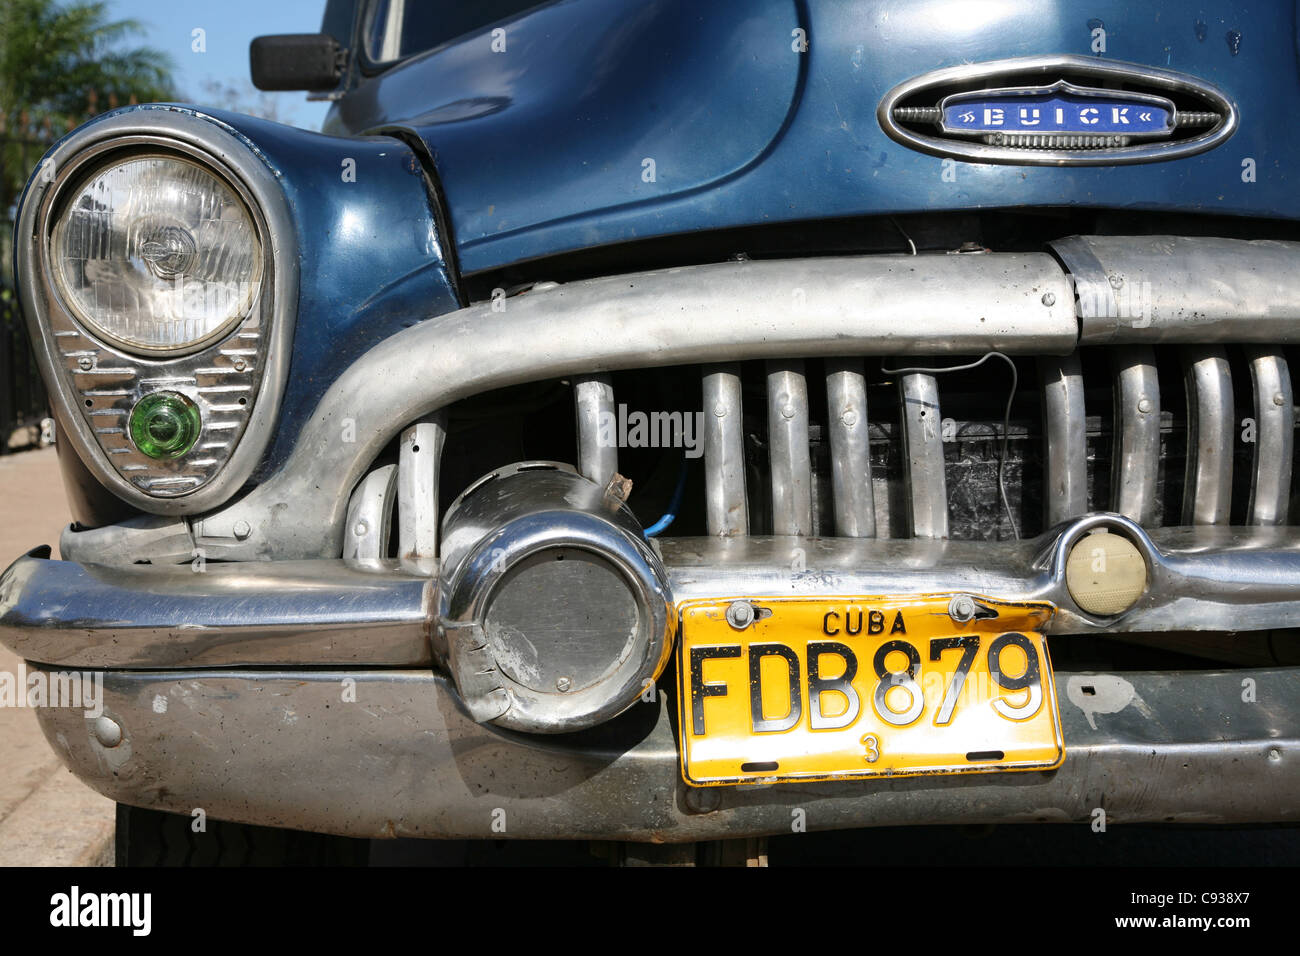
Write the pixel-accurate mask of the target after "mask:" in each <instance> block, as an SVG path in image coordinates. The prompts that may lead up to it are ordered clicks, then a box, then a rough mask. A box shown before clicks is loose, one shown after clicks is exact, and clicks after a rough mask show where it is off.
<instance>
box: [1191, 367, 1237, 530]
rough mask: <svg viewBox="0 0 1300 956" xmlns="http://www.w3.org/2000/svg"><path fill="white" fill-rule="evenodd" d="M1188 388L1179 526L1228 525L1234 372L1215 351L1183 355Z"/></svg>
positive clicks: (1230, 499) (1230, 490)
mask: <svg viewBox="0 0 1300 956" xmlns="http://www.w3.org/2000/svg"><path fill="white" fill-rule="evenodd" d="M1183 362H1184V365H1185V370H1184V377H1185V381H1186V383H1187V477H1186V479H1185V481H1184V483H1183V524H1185V525H1196V524H1227V523H1228V522H1229V521H1230V520H1231V517H1230V516H1231V509H1232V438H1233V429H1234V422H1235V420H1236V415H1235V411H1234V409H1233V401H1232V368H1231V366H1229V364H1228V355H1227V353H1226V352H1225V351H1224V350H1223V349H1222V348H1221V347H1219V346H1215V345H1206V346H1192V347H1190V348H1187V349H1184V350H1183Z"/></svg>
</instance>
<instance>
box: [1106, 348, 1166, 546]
mask: <svg viewBox="0 0 1300 956" xmlns="http://www.w3.org/2000/svg"><path fill="white" fill-rule="evenodd" d="M1115 372H1116V374H1115V454H1114V466H1113V467H1114V478H1113V480H1112V481H1111V488H1112V494H1113V499H1114V502H1113V505H1112V507H1113V508H1114V510H1115V511H1117V512H1119V513H1120V514H1122V515H1124V516H1126V517H1128V518H1131V519H1133V520H1134V521H1136V522H1137V523H1138V524H1140V525H1144V526H1147V525H1151V524H1153V523H1154V522H1155V517H1156V479H1157V476H1158V475H1159V468H1160V381H1159V378H1158V376H1157V375H1156V357H1155V352H1154V351H1153V350H1152V349H1151V348H1150V347H1149V346H1140V347H1123V348H1119V349H1116V351H1115Z"/></svg>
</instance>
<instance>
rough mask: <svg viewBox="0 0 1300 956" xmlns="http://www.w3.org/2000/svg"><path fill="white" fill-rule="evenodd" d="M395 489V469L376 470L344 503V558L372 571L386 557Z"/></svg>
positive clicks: (386, 467)
mask: <svg viewBox="0 0 1300 956" xmlns="http://www.w3.org/2000/svg"><path fill="white" fill-rule="evenodd" d="M396 485H397V466H396V465H384V466H383V467H382V468H376V469H375V470H374V471H372V472H371V473H370V474H368V475H366V477H364V478H362V479H361V483H360V484H359V485H357V487H356V490H355V491H353V492H352V498H351V500H350V501H348V523H347V527H346V528H344V533H343V557H344V558H346V559H348V560H350V561H356V562H358V563H359V564H362V565H369V566H371V567H375V566H378V565H379V564H380V563H381V562H382V561H383V559H384V558H386V557H388V529H389V523H390V521H391V519H392V516H393V489H394V488H395V487H396Z"/></svg>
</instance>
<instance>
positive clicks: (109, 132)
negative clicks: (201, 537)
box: [15, 107, 299, 515]
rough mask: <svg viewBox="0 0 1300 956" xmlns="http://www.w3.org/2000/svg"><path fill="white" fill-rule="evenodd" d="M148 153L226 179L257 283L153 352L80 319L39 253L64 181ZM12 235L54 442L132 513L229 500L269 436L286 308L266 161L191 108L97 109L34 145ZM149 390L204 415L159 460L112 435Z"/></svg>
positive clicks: (289, 297) (287, 233) (281, 217)
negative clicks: (237, 313) (215, 326)
mask: <svg viewBox="0 0 1300 956" xmlns="http://www.w3.org/2000/svg"><path fill="white" fill-rule="evenodd" d="M149 153H161V154H164V155H168V156H175V157H177V158H179V159H183V160H186V161H189V162H192V163H195V164H197V165H199V166H200V167H202V168H203V169H205V170H206V171H208V172H210V173H211V174H212V175H214V176H216V177H217V178H218V179H219V180H221V181H222V182H224V183H225V184H227V185H228V186H229V187H230V188H231V189H232V190H233V191H234V192H235V194H236V195H237V196H238V197H239V199H240V201H241V202H242V203H243V204H244V207H245V210H246V211H247V212H248V214H249V216H250V218H251V220H252V222H253V224H254V228H255V230H256V234H257V238H258V241H259V243H260V246H261V256H262V273H261V281H260V286H259V289H258V291H257V294H256V295H255V296H253V299H252V302H251V305H250V306H249V308H248V309H247V312H246V314H245V315H243V317H242V318H240V319H239V320H238V321H233V322H231V323H229V324H228V325H225V326H223V327H222V328H221V329H219V330H217V331H216V332H215V333H214V334H213V335H212V336H207V337H205V338H204V339H203V340H201V341H199V342H196V343H191V345H190V346H187V347H185V348H184V349H178V350H176V351H168V352H166V353H162V352H148V353H146V352H143V351H141V350H138V349H134V350H133V349H128V348H123V347H122V345H121V344H120V343H116V342H113V341H111V340H110V339H109V337H107V336H105V335H103V334H102V333H100V332H97V331H96V330H95V329H93V328H90V327H88V326H87V324H86V323H85V322H83V321H82V320H81V319H80V318H79V317H78V316H77V314H76V312H75V311H74V310H72V309H71V308H69V306H68V303H67V302H66V301H65V299H64V297H63V295H62V294H61V292H60V290H59V288H58V281H57V280H56V278H55V274H54V270H53V269H52V263H51V261H50V256H51V252H52V250H51V246H50V242H51V234H52V229H53V225H54V216H56V215H57V214H58V213H59V211H60V209H61V202H63V201H65V200H66V197H67V195H68V193H69V191H70V190H71V189H74V188H76V187H78V186H79V185H80V184H81V183H83V182H85V179H86V176H87V175H91V176H93V175H94V174H95V172H96V171H97V170H101V169H105V168H107V167H109V166H111V165H113V164H114V163H116V162H120V161H122V160H123V159H124V158H127V157H130V156H134V155H142V154H149ZM15 240H16V241H15V247H16V260H17V261H16V264H17V278H18V286H19V294H20V297H21V300H22V305H23V310H24V313H25V315H26V316H27V323H28V329H29V332H30V336H31V341H32V347H33V350H34V351H35V353H36V357H37V361H38V363H39V365H40V366H41V371H42V374H43V377H44V378H45V381H46V383H47V385H48V386H49V393H50V398H51V404H52V406H53V408H54V411H55V415H56V417H57V419H58V421H59V425H60V440H66V441H67V442H68V443H69V444H70V445H71V446H72V447H73V449H74V450H75V451H76V453H77V455H78V457H80V458H81V460H82V461H83V462H84V463H85V464H86V466H87V468H88V469H89V470H90V471H91V473H92V474H93V475H94V476H95V477H96V478H97V479H98V480H99V481H100V482H101V483H102V484H103V485H104V486H105V487H107V488H108V489H109V490H110V491H112V492H113V493H114V494H116V495H117V496H118V497H120V498H121V499H123V500H124V501H126V502H127V503H128V504H130V505H132V506H134V507H136V508H138V509H140V510H141V511H145V512H148V513H152V514H165V515H179V514H196V513H200V512H203V511H206V510H211V509H212V508H213V507H215V506H217V505H219V504H221V503H223V502H224V501H226V500H228V499H229V498H230V497H231V496H232V495H233V494H234V493H235V492H236V491H238V490H239V489H240V488H241V487H242V486H243V485H244V483H245V482H246V481H247V480H248V478H249V476H250V475H251V474H252V472H253V469H254V468H255V467H256V465H257V463H258V461H259V460H260V459H261V457H262V454H263V453H264V452H265V450H266V447H267V445H268V443H269V441H270V439H271V436H272V434H273V433H274V428H275V422H276V419H277V417H278V414H279V409H280V401H281V398H282V395H283V392H284V386H285V381H286V378H287V373H288V366H289V358H290V350H291V347H292V342H293V328H294V323H295V318H296V316H295V313H296V309H297V300H298V281H299V266H298V241H297V233H296V229H295V226H294V220H293V218H292V215H291V213H290V210H289V204H288V201H287V198H286V196H285V193H284V188H283V186H282V185H281V183H280V181H279V179H278V178H277V176H276V175H275V173H274V171H273V170H272V169H271V168H270V167H269V166H268V164H267V161H266V159H265V158H264V157H263V156H262V155H261V154H260V153H259V152H258V150H257V149H256V147H255V146H254V145H253V144H252V143H250V142H249V141H248V140H247V139H246V138H245V137H243V136H242V135H241V134H240V133H239V132H237V131H236V130H234V129H232V128H230V127H229V126H227V125H225V124H223V123H221V122H219V121H218V120H216V119H214V118H210V117H207V116H204V115H203V114H201V113H197V112H194V111H189V110H181V109H177V108H175V107H142V108H133V109H128V110H125V111H122V112H119V113H115V114H110V115H108V116H106V117H103V118H101V119H98V120H95V121H92V122H91V123H90V124H88V125H87V126H84V127H82V128H81V129H79V130H76V131H74V132H73V133H71V134H69V135H68V136H67V137H65V138H64V139H63V140H61V141H60V142H59V143H58V144H56V145H55V147H54V148H53V149H52V150H51V151H50V152H49V153H48V154H47V155H46V157H45V159H44V160H43V161H42V163H41V165H40V166H39V167H38V169H37V171H36V173H35V175H34V176H33V179H32V181H31V183H30V184H29V185H28V188H27V192H26V194H25V195H24V197H23V200H22V202H21V206H20V209H19V216H18V222H17V228H16V230H15ZM78 346H79V347H78ZM87 365H89V368H88V367H87ZM97 373H105V374H102V375H101V377H100V380H101V381H103V382H105V383H107V384H108V385H111V387H107V386H106V387H98V385H97V384H96V378H95V376H96V374H97ZM227 383H233V384H227ZM162 387H165V388H168V389H171V390H172V391H177V392H180V393H181V394H183V395H184V396H186V397H187V398H189V399H191V400H193V401H194V402H195V403H196V404H198V405H200V407H201V408H202V409H203V411H204V413H205V415H204V420H205V425H204V434H203V436H202V437H201V438H200V440H199V443H198V444H196V446H195V448H194V449H193V451H192V452H191V453H188V454H186V455H183V456H181V457H179V458H177V459H172V460H167V461H158V460H153V459H148V458H146V457H145V456H143V455H142V454H140V453H139V452H138V450H137V449H135V448H134V446H133V445H131V444H130V442H129V439H125V438H121V437H119V436H121V435H122V434H123V433H124V431H125V429H124V426H125V420H126V417H127V416H128V415H129V411H130V407H129V406H130V405H131V404H132V403H133V402H134V401H138V400H139V398H141V397H142V396H143V395H144V394H147V393H148V391H151V390H154V389H157V388H162ZM118 419H120V421H118ZM208 423H210V424H211V425H212V426H213V429H212V431H211V432H210V433H209V429H208ZM218 430H219V431H218Z"/></svg>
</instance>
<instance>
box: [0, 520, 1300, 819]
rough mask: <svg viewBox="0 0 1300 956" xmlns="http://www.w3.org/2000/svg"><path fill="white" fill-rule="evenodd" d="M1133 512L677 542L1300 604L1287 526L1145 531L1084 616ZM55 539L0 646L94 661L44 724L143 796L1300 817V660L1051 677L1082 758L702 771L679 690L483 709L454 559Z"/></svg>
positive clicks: (1201, 615)
mask: <svg viewBox="0 0 1300 956" xmlns="http://www.w3.org/2000/svg"><path fill="white" fill-rule="evenodd" d="M1124 520H1125V519H1119V518H1116V517H1114V516H1106V517H1103V516H1091V517H1089V518H1085V519H1081V520H1080V521H1077V522H1074V523H1072V524H1069V525H1066V526H1062V527H1061V528H1058V529H1056V531H1054V532H1053V533H1051V534H1049V535H1044V536H1043V537H1041V538H1039V539H1037V540H1034V541H1026V542H1022V543H1018V544H1014V545H999V546H996V547H991V546H989V545H986V544H981V543H978V542H960V541H933V540H919V539H913V540H874V539H789V538H784V539H783V538H759V537H749V538H736V539H667V540H663V541H662V542H661V543H660V548H661V552H662V557H663V561H664V566H665V568H666V570H667V572H668V575H669V578H670V582H671V587H672V592H673V597H674V599H675V600H677V601H682V600H689V599H695V598H702V597H717V596H727V597H756V598H757V597H776V596H783V595H787V596H788V595H804V596H825V597H830V598H834V597H837V596H857V595H866V594H884V593H890V594H908V593H916V594H921V593H936V592H947V591H952V592H965V593H972V594H985V595H989V596H996V597H999V598H1003V599H1026V600H1030V599H1040V600H1050V601H1052V602H1053V603H1055V604H1056V605H1057V606H1058V607H1059V609H1060V610H1059V612H1058V614H1057V615H1056V617H1055V619H1054V620H1053V622H1052V626H1051V629H1050V633H1052V634H1056V635H1070V634H1106V633H1113V632H1159V631H1169V630H1173V629H1178V630H1188V631H1190V630H1206V631H1215V632H1225V631H1229V632H1230V631H1241V632H1244V631H1262V630H1269V629H1281V628H1286V627H1289V626H1292V625H1293V623H1294V622H1295V621H1296V620H1298V619H1300V536H1297V534H1296V531H1295V529H1288V528H1250V529H1244V528H1203V529H1187V528H1183V529H1166V530H1153V531H1147V532H1144V531H1142V529H1140V528H1136V526H1133V527H1132V528H1129V530H1130V531H1131V533H1132V534H1133V537H1134V540H1135V541H1137V542H1138V544H1139V546H1140V549H1141V550H1142V551H1143V553H1144V556H1145V557H1146V559H1147V561H1148V566H1149V569H1150V572H1151V580H1152V587H1151V589H1150V590H1149V592H1148V594H1147V595H1146V596H1145V597H1144V598H1142V599H1141V600H1140V601H1139V603H1138V604H1137V605H1136V606H1135V607H1134V608H1133V609H1132V610H1131V611H1129V612H1128V613H1126V614H1125V615H1123V616H1121V617H1120V618H1118V619H1112V620H1105V621H1099V620H1095V619H1091V618H1089V617H1088V616H1087V615H1085V614H1083V613H1082V612H1081V611H1080V610H1079V609H1078V608H1077V607H1075V606H1074V605H1073V604H1072V602H1071V601H1070V598H1069V594H1068V591H1067V590H1066V589H1065V587H1064V584H1063V580H1062V576H1063V561H1064V554H1065V552H1066V550H1067V549H1068V547H1069V545H1070V544H1071V543H1072V542H1073V541H1075V540H1077V538H1078V536H1079V535H1081V534H1084V533H1086V532H1087V530H1088V529H1089V528H1090V527H1092V526H1093V525H1095V524H1096V523H1097V522H1102V521H1110V522H1116V521H1119V522H1123V521H1124ZM1126 527H1128V526H1127V525H1126ZM47 555H48V552H47V551H44V550H43V549H39V550H38V551H35V552H33V553H32V554H30V555H28V556H26V557H24V558H20V559H19V560H18V561H17V562H15V564H14V565H13V566H11V567H10V568H9V570H8V571H6V572H5V573H4V575H3V576H0V641H3V643H4V644H5V645H6V646H8V647H9V648H10V649H12V650H13V651H14V652H15V653H17V654H19V655H20V656H21V657H22V658H24V659H25V660H27V661H30V662H32V667H33V669H34V671H36V672H42V671H45V672H48V671H61V670H62V671H66V670H69V669H78V670H91V671H94V672H95V673H97V674H100V675H102V677H103V682H104V700H103V715H102V716H99V715H96V716H87V715H86V714H85V713H84V712H83V711H82V710H81V709H71V708H58V707H44V708H41V709H40V711H39V717H40V721H41V724H42V726H43V728H44V730H45V733H46V735H47V737H48V738H49V740H50V743H51V745H52V746H53V747H54V748H55V750H56V751H57V752H58V753H59V755H60V756H61V757H62V759H63V760H64V761H65V762H66V763H67V765H68V766H69V767H70V768H71V769H72V770H73V772H74V773H76V774H77V775H78V776H79V777H81V778H82V779H83V780H85V781H86V782H87V783H89V784H90V785H91V786H92V787H94V788H95V789H97V790H99V791H100V792H101V793H103V794H105V795H106V796H109V797H111V798H112V799H114V800H117V801H119V802H123V803H128V804H134V805H139V806H148V807H156V808H161V809H167V810H173V811H177V812H182V813H190V812H191V811H193V810H194V809H196V808H202V809H203V810H204V811H205V812H207V813H209V814H211V815H213V816H214V817H215V818H218V819H227V820H234V821H238V822H246V823H255V824H264V825H273V826H287V827H294V828H300V829H309V830H318V831H322V832H329V833H336V834H341V835H350V836H362V837H393V836H424V837H457V838H460V837H466V838H468V837H484V838H500V837H502V836H507V837H512V838H590V839H626V840H653V841H670V842H671V841H691V840H700V839H713V838H723V837H735V836H746V835H760V834H774V833H781V832H789V830H790V827H791V823H792V820H793V819H794V817H793V816H792V813H793V811H795V810H802V811H803V814H801V815H797V816H799V819H802V820H804V821H805V824H806V826H807V827H808V828H809V829H835V828H844V827H861V826H877V825H891V824H908V823H931V824H933V823H957V822H962V823H988V822H1015V821H1020V822H1028V821H1036V820H1037V821H1047V822H1068V821H1080V822H1086V821H1089V820H1091V819H1092V814H1093V811H1094V810H1096V809H1097V808H1104V809H1105V811H1106V814H1107V819H1108V821H1110V822H1137V821H1176V822H1198V823H1210V822H1220V823H1233V822H1252V821H1258V822H1264V821H1269V822H1279V821H1290V820H1296V819H1300V801H1296V800H1295V799H1294V795H1295V794H1296V793H1297V792H1300V759H1297V756H1298V755H1300V749H1298V748H1300V668H1296V669H1291V668H1269V669H1256V670H1231V671H1224V672H1209V671H1177V672H1142V673H1111V674H1107V673H1081V672H1080V673H1074V672H1069V671H1062V670H1059V669H1058V671H1057V673H1056V683H1057V696H1058V700H1059V701H1060V708H1061V718H1062V726H1063V731H1064V736H1065V744H1066V751H1067V757H1066V761H1065V764H1064V765H1063V766H1062V767H1061V768H1060V769H1058V770H1055V771H1049V772H1028V773H993V774H980V775H972V776H968V777H960V778H958V777H915V778H900V779H898V780H895V781H889V782H883V783H881V782H876V783H867V784H864V783H853V784H845V785H836V784H820V783H819V784H802V785H793V784H791V785H778V786H753V787H735V788H721V789H716V788H715V789H709V790H694V789H690V788H687V787H685V785H684V784H683V783H682V781H681V774H680V769H679V766H678V749H677V743H676V739H677V738H676V716H675V706H674V704H673V699H674V691H673V688H671V687H669V686H667V684H668V683H669V682H667V681H662V680H661V682H660V687H659V692H658V693H657V694H655V695H654V696H655V699H654V700H653V701H650V702H641V703H637V704H635V705H633V707H632V708H631V709H630V710H628V711H627V712H625V713H624V714H622V715H621V716H619V717H617V718H615V719H614V720H612V721H610V722H608V723H606V724H603V725H601V726H599V727H597V728H595V729H593V730H589V731H584V732H582V733H579V734H568V735H563V736H557V737H540V736H535V735H527V734H520V733H514V732H510V731H507V730H503V729H501V728H498V727H494V726H491V725H486V724H480V723H476V722H475V721H474V720H473V718H472V717H471V716H470V714H469V712H468V711H467V710H466V708H465V707H464V706H463V704H462V702H461V700H460V698H459V697H458V695H457V693H456V691H455V688H454V687H453V685H452V684H451V683H450V682H449V680H448V679H447V678H446V677H445V676H443V675H441V674H439V673H437V672H436V669H435V665H434V663H433V661H434V658H433V654H432V653H431V640H432V636H433V635H432V628H433V627H434V626H435V623H436V622H435V615H434V611H433V609H434V608H436V607H437V594H436V590H437V579H436V578H433V577H421V576H417V575H411V574H406V573H403V572H400V571H397V570H388V571H376V570H373V569H371V570H366V569H362V568H359V567H356V566H353V565H350V564H348V563H345V562H343V561H296V562H254V563H239V564H220V563H215V562H213V563H208V564H207V565H205V566H204V570H203V571H202V572H201V573H198V572H196V571H195V570H193V569H192V568H191V567H190V566H185V565H183V566H174V565H173V566H136V567H124V568H108V567H103V566H95V565H81V564H77V563H74V562H64V561H50V560H48V559H47ZM792 555H794V556H795V557H796V558H797V560H794V561H792V560H791V558H792ZM176 622H184V623H182V624H179V625H178V624H177V623H176ZM1062 639H1065V640H1068V639H1069V638H1068V637H1063V638H1062ZM1248 682H1253V684H1249V683H1248ZM1246 687H1250V688H1251V692H1250V693H1245V692H1244V688H1246ZM118 738H120V739H118ZM110 744H111V745H110ZM503 827H504V829H502V828H503Z"/></svg>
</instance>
